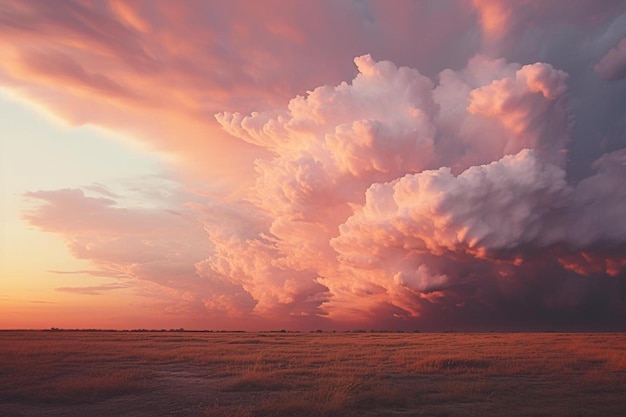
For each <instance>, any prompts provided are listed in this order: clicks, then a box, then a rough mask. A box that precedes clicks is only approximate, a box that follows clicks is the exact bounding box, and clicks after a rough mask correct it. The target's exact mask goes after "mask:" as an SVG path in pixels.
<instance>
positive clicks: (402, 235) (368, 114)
mask: <svg viewBox="0 0 626 417" xmlns="http://www.w3.org/2000/svg"><path fill="white" fill-rule="evenodd" d="M2 7H3V13H2V14H0V47H2V48H3V50H4V51H5V56H6V59H5V60H3V62H2V63H0V83H1V84H2V85H3V86H4V88H8V89H10V90H11V91H13V92H17V94H19V95H21V96H22V97H26V98H27V99H29V100H31V101H33V102H35V103H38V104H40V105H42V106H44V107H45V108H47V109H48V111H51V112H54V113H55V114H56V115H58V116H60V117H62V118H63V119H64V120H66V121H68V122H70V123H75V124H80V123H91V124H96V125H100V126H104V127H107V128H109V129H114V130H117V131H122V132H126V133H130V134H131V135H132V137H133V138H134V140H140V141H142V142H144V143H146V144H148V145H149V147H150V149H156V150H158V151H160V152H163V153H165V154H167V155H168V156H170V157H171V161H172V163H173V166H174V167H175V168H177V170H176V177H177V179H178V180H179V181H180V188H181V190H176V192H175V193H173V194H172V195H169V196H167V197H166V198H164V199H163V198H160V199H158V204H156V206H157V207H160V208H149V209H148V208H139V207H133V206H124V205H123V204H122V203H121V202H122V201H124V200H123V196H120V195H119V194H117V193H112V192H110V190H108V189H107V188H106V187H105V186H103V185H101V184H95V185H93V184H92V185H86V186H85V187H83V189H82V190H79V189H71V190H70V189H68V190H56V191H36V192H30V193H28V194H27V197H28V198H29V199H30V200H31V201H34V202H36V203H38V205H35V206H34V207H33V208H32V209H31V210H29V211H27V212H25V213H24V218H25V220H26V221H27V222H28V223H29V224H31V225H33V226H35V227H37V228H39V229H41V230H43V231H48V232H53V233H57V234H59V235H61V236H62V237H63V238H64V239H65V241H66V242H67V245H68V247H69V248H70V250H71V252H72V253H73V254H74V256H76V257H78V258H81V259H86V260H88V261H90V262H91V263H92V264H93V266H94V271H97V273H98V274H104V275H108V276H111V277H124V278H123V279H124V280H128V281H129V282H132V283H134V288H135V289H136V291H137V292H140V293H142V294H145V295H146V296H148V297H151V298H152V299H156V300H160V302H162V306H163V308H164V309H166V310H167V311H168V312H172V313H174V312H178V313H179V314H193V315H199V316H202V315H206V316H207V317H214V318H215V317H218V318H222V319H224V320H231V322H232V323H237V322H238V320H240V321H244V320H248V321H249V322H250V323H253V322H254V323H285V322H289V323H296V324H298V325H301V326H306V325H311V326H312V325H319V324H320V323H326V326H332V325H346V326H347V324H346V323H349V324H350V325H352V324H355V323H357V324H359V325H360V324H361V323H366V325H370V324H372V325H385V326H386V325H389V326H394V325H396V324H397V323H400V325H402V326H413V323H430V324H432V325H433V326H434V325H435V324H437V323H438V324H439V325H443V323H453V324H454V323H456V322H457V320H458V321H459V323H462V322H463V320H468V322H469V321H471V320H473V321H474V324H476V323H481V322H482V321H483V320H484V321H485V322H488V321H489V320H491V319H493V317H494V316H496V317H499V316H502V317H508V318H510V319H511V318H515V317H520V316H523V315H524V314H527V315H529V317H525V318H524V320H527V321H528V322H533V321H534V322H535V323H542V321H541V320H542V319H543V318H544V317H557V316H559V314H565V313H567V312H582V313H581V314H584V313H585V312H588V311H591V310H593V311H592V313H593V314H596V315H597V316H598V317H613V316H611V314H614V313H615V311H614V310H611V309H612V308H613V307H614V306H618V307H619V306H622V305H624V303H625V301H624V299H623V296H622V298H620V295H619V294H624V292H623V288H624V284H623V278H624V268H625V265H626V262H625V261H624V256H623V253H624V244H625V236H626V225H625V224H624V221H623V216H622V213H624V212H625V211H626V206H625V204H626V203H625V202H626V195H624V192H622V189H623V186H622V184H621V182H622V181H623V178H624V172H623V165H624V164H623V162H624V161H623V149H622V148H623V146H621V145H619V144H620V143H622V142H620V140H621V136H619V135H620V134H621V133H620V132H622V131H623V129H622V130H620V126H621V125H620V123H622V124H623V118H621V119H620V117H622V116H621V115H620V116H619V117H618V116H615V115H608V116H606V117H605V118H602V121H604V122H606V123H598V124H597V125H595V126H594V129H595V130H598V131H600V133H597V135H600V134H601V135H604V136H607V137H608V139H607V143H609V144H613V145H612V147H611V146H608V147H607V149H606V152H607V154H606V155H604V156H602V157H601V158H599V159H598V157H599V156H600V155H599V154H593V153H592V152H587V149H588V147H589V146H590V144H593V143H595V142H594V141H596V139H597V137H598V136H597V135H596V133H594V135H596V136H594V135H590V134H588V132H590V131H591V130H590V128H589V127H587V126H582V128H583V129H582V130H577V129H580V126H579V125H577V124H576V123H580V121H581V120H583V121H584V120H586V119H585V116H587V115H589V114H593V112H594V111H596V109H597V108H598V106H599V105H600V104H601V103H603V101H602V99H603V97H604V96H605V95H607V94H608V93H607V92H606V91H603V90H601V88H600V87H598V86H597V85H596V84H594V83H593V82H592V81H591V79H592V78H593V79H595V78H596V76H595V74H593V73H592V72H591V71H590V70H589V71H586V72H585V68H586V69H590V68H591V66H590V65H591V64H590V63H589V62H588V61H589V59H590V58H589V57H590V56H591V55H593V54H592V53H591V52H589V50H588V49H589V48H590V47H588V48H587V49H585V48H583V46H585V45H600V44H601V45H605V44H608V43H609V40H611V39H614V38H616V37H617V36H620V37H623V34H622V35H620V34H619V33H618V32H619V30H618V29H615V27H616V24H615V22H618V23H619V20H618V19H619V16H620V14H621V15H623V13H624V11H625V8H624V5H623V2H619V1H604V2H600V3H594V2H587V1H578V0H575V1H572V2H571V4H568V7H563V5H562V4H560V3H557V2H540V1H523V2H517V3H512V2H504V1H495V0H480V1H478V0H476V1H473V2H465V1H463V2H459V3H457V2H410V1H409V2H398V3H397V4H395V5H394V7H389V6H387V5H386V4H384V3H383V2H356V1H355V2H350V1H348V2H333V1H329V2H325V1H319V2H317V1H316V2H270V3H266V2H264V3H262V4H260V3H254V2H221V3H207V2H195V1H190V2H185V3H172V2H159V1H157V2H142V1H137V2H132V3H128V2H120V1H111V2H96V1H82V2H71V1H70V2H64V3H62V4H61V5H57V4H55V5H51V4H50V3H49V2H45V1H29V2H6V3H5V4H4V5H3V6H2ZM319 22H324V24H323V25H321V24H320V23H319ZM481 36H482V39H481ZM538 38H539V39H542V42H541V43H538V42H536V40H537V39H538ZM570 38H571V39H574V40H568V39H570ZM622 43H623V42H621V43H620V44H619V45H618V47H617V48H615V49H614V50H611V51H610V52H609V53H608V54H606V55H605V57H604V58H602V59H600V61H599V62H598V64H597V65H596V67H595V69H596V72H597V73H598V74H599V75H600V76H605V78H607V77H608V78H614V74H615V73H616V72H615V71H618V72H619V69H620V68H621V67H620V65H621V64H620V62H621V61H620V55H619V54H620V53H621V52H620V48H621V45H622ZM538 45H539V46H538ZM579 49H580V53H579ZM604 50H605V49H604ZM572 51H576V53H574V52H572ZM369 54H371V55H369ZM355 56H356V57H357V58H355V59H354V64H355V65H352V64H351V59H352V58H353V57H355ZM494 56H506V57H507V58H506V59H505V58H494ZM518 57H519V59H518ZM545 57H553V58H554V61H551V60H544V59H543V58H545ZM594 60H595V61H596V62H597V59H596V58H594ZM518 62H519V63H518ZM561 64H564V65H566V66H567V68H564V67H562V66H561ZM415 68H418V69H419V71H418V69H415ZM603 74H604V75H603ZM606 74H609V75H606ZM610 74H613V75H610ZM596 81H597V80H596ZM613 84H616V83H613ZM615 88H616V92H617V93H619V92H620V91H621V90H619V89H620V88H621V87H620V86H619V85H618V86H617V87H615ZM591 89H593V90H594V91H593V94H589V93H588V92H589V90H591ZM617 93H616V94H617ZM616 108H619V106H617V107H616ZM214 115H215V116H214ZM598 117H600V116H598ZM603 117H604V116H603ZM605 126H607V129H609V130H607V131H606V132H605V131H603V129H604V128H605ZM595 130H594V132H595ZM581 132H583V133H581ZM615 132H617V133H615ZM583 136H584V137H583ZM615 144H617V145H615ZM581 155H582V156H581ZM594 160H597V162H595V163H592V162H593V161H594ZM573 162H576V163H579V164H580V165H581V166H583V165H584V167H585V168H588V169H589V170H590V171H589V172H588V173H584V172H582V173H581V172H574V171H573V170H572V169H571V165H572V163H573ZM572 178H582V180H576V181H575V180H573V179H572ZM198 184H200V185H198ZM198 188H201V189H202V191H197V190H198ZM183 189H184V190H186V191H182V190H183ZM193 190H196V191H195V194H194V191H193ZM207 190H208V191H207ZM87 192H90V193H95V194H96V195H98V196H99V197H92V196H91V195H92V194H86V193H87ZM151 192H152V191H151V190H143V194H142V198H149V197H148V195H150V193H151ZM610 280H613V281H610ZM91 287H93V286H86V288H87V290H74V289H72V291H74V292H76V291H83V292H85V291H87V292H90V291H91V292H92V293H93V292H94V291H95V292H98V290H97V288H91ZM620 291H621V292H620ZM609 299H610V300H611V301H610V303H609V302H607V303H603V302H598V300H609ZM598 305H600V306H602V307H597V306H598ZM611 306H613V307H611ZM596 308H600V310H594V309H596ZM529 310H532V311H529ZM618 310H619V309H618ZM564 312H565V313H564ZM533 314H534V315H533ZM589 314H591V313H589ZM620 317H623V315H622V316H620ZM524 320H522V321H524ZM302 323H305V324H302ZM355 325H356V324H355Z"/></svg>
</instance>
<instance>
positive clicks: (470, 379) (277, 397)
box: [0, 331, 626, 417]
mask: <svg viewBox="0 0 626 417" xmlns="http://www.w3.org/2000/svg"><path fill="white" fill-rule="evenodd" d="M623 415H626V334H560V333H531V334H525V333H514V334H498V333H485V334H462V333H443V334H427V333H425V334H422V333H221V332H216V333H212V332H206V333H200V332H178V333H174V332H65V331H62V332H53V331H2V332H0V416H3V417H18V416H19V417H26V416H46V417H48V416H50V417H52V416H54V417H64V416H67V417H70V416H71V417H79V416H80V417H83V416H89V417H99V416H106V417H117V416H128V417H140V416H141V417H144V416H145V417H153V416H180V417H195V416H202V417H204V416H234V417H243V416H245V417H252V416H264V417H265V416H268V417H271V416H298V417H307V416H329V417H330V416H337V417H345V416H498V417H500V416H546V417H547V416H551V417H554V416H556V417H558V416H580V417H582V416H623Z"/></svg>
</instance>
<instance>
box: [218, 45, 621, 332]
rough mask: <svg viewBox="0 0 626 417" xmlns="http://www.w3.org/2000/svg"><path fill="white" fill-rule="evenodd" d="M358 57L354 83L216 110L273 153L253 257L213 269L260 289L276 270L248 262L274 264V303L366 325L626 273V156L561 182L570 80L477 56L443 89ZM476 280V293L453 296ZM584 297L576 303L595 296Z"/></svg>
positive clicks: (446, 77)
mask: <svg viewBox="0 0 626 417" xmlns="http://www.w3.org/2000/svg"><path fill="white" fill-rule="evenodd" d="M355 63H356V65H357V68H358V70H359V74H358V75H357V76H356V78H355V79H354V80H353V81H352V83H351V84H347V83H342V84H340V85H338V86H336V87H327V86H324V87H319V88H317V89H315V90H313V91H311V92H309V93H308V94H307V96H306V97H297V98H295V99H293V100H292V101H291V102H290V103H289V106H288V108H287V110H286V111H281V110H278V111H275V112H270V113H252V114H251V115H250V116H242V115H240V114H231V113H221V114H219V115H217V120H218V121H219V122H220V124H222V126H224V128H225V129H226V130H227V131H228V132H229V133H231V134H233V135H234V136H237V137H239V138H241V139H242V140H245V141H247V142H250V143H253V144H255V145H257V146H260V147H263V148H266V149H268V150H269V151H270V152H271V156H269V157H268V158H259V159H257V161H256V164H255V165H256V172H257V175H258V176H257V182H256V185H255V186H254V187H253V189H252V190H251V193H250V202H251V203H253V204H254V206H255V207H257V208H258V209H260V211H261V213H262V214H263V215H264V216H267V221H266V222H267V225H268V227H267V229H265V230H260V231H259V232H258V235H257V237H255V238H252V239H248V240H246V241H245V242H246V244H245V246H244V247H245V255H244V254H241V255H239V256H232V255H234V254H233V253H231V252H225V253H221V254H220V256H217V257H215V258H212V259H210V260H208V261H207V264H208V267H209V268H211V270H213V271H215V272H222V273H225V274H226V275H229V276H231V279H241V278H235V276H236V275H237V274H244V275H245V274H249V275H250V276H249V277H248V278H246V279H244V282H246V283H247V284H246V285H247V286H248V288H249V291H251V292H252V293H254V292H256V291H259V289H257V286H259V285H260V286H261V288H263V290H266V289H267V288H268V287H267V286H266V283H267V281H268V280H262V281H261V282H257V283H256V284H255V278H254V277H255V276H256V277H258V276H259V275H263V274H264V273H265V274H267V273H269V271H267V270H265V269H264V272H263V271H256V270H250V269H245V270H244V271H241V270H240V269H238V268H237V265H238V264H240V263H241V262H242V259H247V258H248V257H250V256H253V259H254V261H253V264H254V265H256V267H258V266H259V265H264V267H263V268H268V265H271V268H272V269H273V271H271V276H272V282H274V284H278V286H277V287H272V288H273V292H272V293H273V295H274V296H275V300H274V301H275V303H274V304H275V306H276V305H283V306H284V305H285V304H289V303H293V302H294V301H295V300H297V299H298V297H297V294H298V291H301V292H303V294H302V296H301V297H300V298H303V297H304V296H306V297H307V299H309V300H311V299H315V300H318V302H319V304H317V305H316V304H313V305H315V307H316V308H317V309H319V311H317V314H328V315H329V316H330V317H331V318H334V319H337V320H356V321H359V320H371V319H372V317H381V315H380V311H383V312H385V313H383V315H382V317H385V314H386V315H390V316H392V317H422V318H423V316H424V314H426V312H427V314H430V315H437V314H444V315H447V314H454V313H453V312H452V313H451V312H450V309H456V310H463V308H464V306H465V305H467V303H475V304H477V305H479V307H480V308H484V309H486V310H487V309H489V308H491V307H492V306H493V304H494V303H496V302H498V303H501V302H504V300H505V299H506V298H514V299H516V300H518V301H519V299H518V298H516V297H517V296H520V297H526V296H528V294H524V295H523V296H522V295H521V294H517V293H515V291H512V290H511V289H510V288H512V287H515V286H533V284H532V282H533V281H536V280H541V281H543V282H542V285H541V287H544V286H545V287H546V288H542V291H543V293H541V294H537V295H536V296H537V297H538V299H535V300H533V301H534V302H537V303H539V304H541V305H540V307H541V308H545V309H553V308H554V309H558V308H560V307H562V305H561V304H560V302H561V301H559V302H557V301H554V300H561V299H562V297H563V295H562V294H560V293H559V289H560V286H561V285H563V286H567V285H569V280H572V282H575V283H576V284H575V285H580V282H579V279H580V277H581V276H583V275H590V274H592V273H595V274H601V275H602V274H606V275H612V276H618V275H620V274H622V270H623V267H624V258H623V250H624V244H625V240H624V237H625V236H626V221H624V218H623V216H622V215H621V213H623V209H624V204H625V202H626V193H625V192H624V191H623V187H620V186H619V185H617V183H616V182H619V181H620V178H623V175H624V167H623V155H622V153H623V152H622V153H620V152H617V153H614V154H611V155H605V156H604V157H603V158H601V159H600V160H599V161H598V162H597V164H596V168H597V170H598V172H597V174H596V175H594V176H592V177H590V178H588V179H586V180H585V181H583V182H581V183H580V184H578V185H572V184H568V183H567V181H566V172H565V170H564V166H565V158H566V155H567V145H568V143H569V141H570V136H569V135H570V131H571V128H572V120H571V115H570V114H569V112H568V109H567V89H568V87H567V74H565V73H564V72H563V71H560V70H557V69H554V68H553V67H551V66H550V65H547V64H542V63H537V64H533V65H525V66H521V65H518V64H507V63H506V62H504V61H503V60H491V59H488V58H486V57H483V56H478V57H476V58H474V59H472V60H471V61H470V63H469V64H468V67H467V68H465V69H463V70H461V71H458V72H455V71H452V70H446V71H444V72H443V73H442V74H441V75H440V77H439V79H440V83H439V85H435V84H434V83H433V82H432V81H431V80H429V79H428V78H426V77H424V76H423V75H421V74H420V73H419V72H417V71H415V70H412V69H409V68H405V67H400V68H398V67H396V66H395V65H393V64H392V63H391V62H375V61H374V60H373V59H372V58H371V57H370V56H369V55H366V56H362V57H358V58H356V59H355ZM446 164H450V165H452V166H453V168H451V167H448V166H445V165H446ZM440 166H443V167H441V168H438V167H440ZM455 172H456V173H455ZM591 184H595V185H596V186H593V185H591ZM600 184H602V185H600ZM606 190H611V193H610V194H608V193H607V194H605V193H604V191H606ZM590 205H593V208H592V207H590ZM230 239H232V238H230ZM229 242H231V240H228V241H221V240H220V239H217V240H216V243H217V245H218V247H222V246H224V245H226V246H228V245H229ZM270 249H271V250H272V253H268V251H269V250H270ZM263 260H264V261H263ZM269 260H271V262H269ZM224 265H228V267H226V268H225V267H224ZM286 271H289V272H288V273H285V272H286ZM572 272H574V273H575V274H572ZM531 275H532V276H531ZM282 276H285V278H280V277H282ZM287 277H289V278H287ZM503 277H504V278H503ZM589 279H590V280H591V279H594V278H589ZM294 281H297V284H296V283H295V282H294ZM550 282H553V283H554V285H551V284H549V283H550ZM307 283H308V284H307ZM468 283H471V286H472V288H473V290H472V291H475V294H472V293H468V294H465V296H467V297H466V299H464V300H463V301H462V302H460V303H459V302H458V298H461V295H460V294H459V287H462V286H466V285H469V284H468ZM557 283H558V285H557ZM316 285H317V286H318V288H316ZM483 286H484V287H485V288H490V293H489V294H488V295H486V294H483V293H482V287H483ZM528 291H530V290H528ZM581 291H582V292H581V293H580V294H578V296H577V298H576V299H575V300H568V301H567V302H566V303H565V304H567V306H568V308H569V307H572V306H573V307H580V306H584V305H586V303H590V302H592V301H590V300H589V299H588V298H587V297H589V296H590V295H589V294H587V293H586V292H585V291H584V290H581ZM311 297H312V298H311ZM258 298H259V299H260V300H263V303H262V306H263V309H264V310H265V309H267V308H268V307H271V306H268V305H267V303H266V300H265V298H264V297H263V296H260V297H258ZM451 300H454V303H452V306H451V305H450V303H451V302H452V301H451ZM571 303H574V304H571ZM297 305H298V307H299V308H301V307H302V303H297ZM573 307H572V308H573ZM473 308H478V307H477V306H475V305H474V306H473ZM300 313H302V312H300ZM308 313H312V312H308ZM426 318H427V319H435V317H426ZM383 320H384V319H383Z"/></svg>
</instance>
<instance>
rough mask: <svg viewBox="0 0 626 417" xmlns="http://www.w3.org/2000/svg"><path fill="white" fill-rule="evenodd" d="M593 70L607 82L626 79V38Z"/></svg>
mask: <svg viewBox="0 0 626 417" xmlns="http://www.w3.org/2000/svg"><path fill="white" fill-rule="evenodd" d="M593 69H594V70H595V71H596V73H597V74H598V76H600V78H603V79H605V80H619V79H621V78H624V77H626V38H624V39H622V40H621V41H620V42H619V44H618V45H617V46H616V47H615V48H612V49H611V50H609V52H607V53H606V55H604V56H603V57H602V59H601V60H600V62H598V63H597V64H596V65H595V66H594V67H593Z"/></svg>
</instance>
